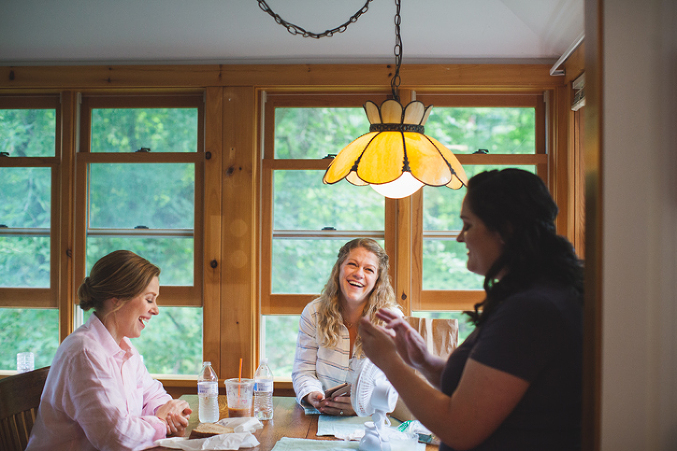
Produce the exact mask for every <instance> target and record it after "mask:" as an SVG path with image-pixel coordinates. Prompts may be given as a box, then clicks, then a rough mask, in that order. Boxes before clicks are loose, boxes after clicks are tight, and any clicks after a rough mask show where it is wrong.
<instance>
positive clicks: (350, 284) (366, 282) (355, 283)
mask: <svg viewBox="0 0 677 451" xmlns="http://www.w3.org/2000/svg"><path fill="white" fill-rule="evenodd" d="M378 265H379V261H378V257H377V256H376V255H375V254H374V253H373V252H371V251H369V250H367V249H365V248H363V247H356V248H355V249H352V250H351V251H350V252H349V253H348V256H347V257H346V259H345V260H344V261H343V263H341V269H340V272H339V286H340V288H341V295H342V296H341V302H342V303H345V304H346V305H344V307H349V308H351V309H352V308H355V307H358V306H362V307H363V306H364V304H365V303H366V302H367V299H368V298H369V295H370V294H371V292H372V290H373V289H374V285H376V281H377V280H378V267H379V266H378Z"/></svg>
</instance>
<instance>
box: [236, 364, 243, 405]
mask: <svg viewBox="0 0 677 451" xmlns="http://www.w3.org/2000/svg"><path fill="white" fill-rule="evenodd" d="M237 381H238V382H242V357H240V373H239V374H238V376H237ZM241 385H242V384H238V385H237V396H238V397H239V396H240V386H241Z"/></svg>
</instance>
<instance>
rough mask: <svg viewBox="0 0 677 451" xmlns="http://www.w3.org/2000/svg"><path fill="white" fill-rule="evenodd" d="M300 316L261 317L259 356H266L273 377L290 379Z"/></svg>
mask: <svg viewBox="0 0 677 451" xmlns="http://www.w3.org/2000/svg"><path fill="white" fill-rule="evenodd" d="M327 277H329V275H327ZM300 318H301V316H300V315H264V316H262V317H261V343H262V344H263V349H261V357H262V358H268V366H270V369H271V370H272V372H273V376H274V377H275V379H282V378H284V379H291V371H292V367H293V366H294V355H295V353H296V338H297V336H298V332H299V320H300Z"/></svg>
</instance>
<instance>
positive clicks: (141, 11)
mask: <svg viewBox="0 0 677 451" xmlns="http://www.w3.org/2000/svg"><path fill="white" fill-rule="evenodd" d="M365 2H366V0H267V3H268V5H269V6H270V7H271V8H272V9H273V10H274V11H275V12H277V13H278V14H280V16H281V17H282V18H283V19H285V20H287V21H289V22H292V23H295V24H296V25H299V26H300V27H303V28H305V29H307V30H309V31H313V32H322V31H324V30H326V29H329V28H334V27H336V26H338V25H340V24H342V23H343V22H345V21H346V20H347V19H348V18H349V17H350V16H351V15H352V14H354V13H355V12H356V11H357V10H359V9H360V8H361V7H362V6H363V5H364V3H365ZM401 3H402V7H401V18H402V21H401V35H402V41H403V63H407V62H410V63H417V62H418V63H451V62H466V60H473V61H474V62H485V61H486V60H492V61H494V60H497V59H499V60H503V61H502V62H554V61H556V60H557V59H558V58H559V57H560V56H562V54H563V53H564V52H566V51H567V49H569V48H570V46H571V45H572V44H573V43H574V42H576V41H577V40H578V39H580V37H581V36H582V35H583V29H584V27H583V0H401ZM394 16H395V2H394V0H373V1H372V2H371V3H370V4H369V10H368V11H367V12H366V13H365V14H364V15H363V16H362V17H361V18H360V19H359V20H358V21H357V22H356V23H354V24H351V25H350V26H349V27H348V29H347V31H346V32H345V33H342V34H337V35H335V36H334V37H331V38H322V39H319V40H317V39H311V38H303V37H301V36H292V35H291V34H289V33H288V32H287V30H286V29H285V28H283V27H282V26H281V25H278V24H277V23H275V21H274V20H273V18H272V17H271V16H269V15H268V14H266V13H265V12H264V11H262V10H261V9H260V8H259V5H258V2H257V0H0V65H30V64H114V63H117V64H122V63H130V64H136V63H224V64H235V63H250V64H259V63H273V64H274V63H379V64H382V63H390V62H393V61H394V53H393V47H394V44H395V27H394Z"/></svg>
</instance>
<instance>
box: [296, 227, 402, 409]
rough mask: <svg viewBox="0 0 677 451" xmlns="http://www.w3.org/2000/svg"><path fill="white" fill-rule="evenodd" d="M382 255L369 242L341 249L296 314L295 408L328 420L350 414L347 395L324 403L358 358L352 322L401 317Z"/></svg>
mask: <svg viewBox="0 0 677 451" xmlns="http://www.w3.org/2000/svg"><path fill="white" fill-rule="evenodd" d="M389 268H390V265H389V263H388V255H387V254H386V253H385V251H384V250H383V248H382V247H381V246H380V245H379V244H378V243H377V242H376V241H374V240H372V239H370V238H357V239H354V240H352V241H349V242H348V243H346V244H344V245H343V246H342V247H341V249H340V250H339V253H338V258H337V260H336V263H334V267H333V268H332V271H331V275H330V276H329V280H328V281H327V284H326V285H325V286H324V289H323V290H322V294H321V295H320V297H319V298H317V299H315V300H314V301H312V302H311V303H309V304H308V305H307V306H306V307H305V308H304V309H303V313H302V314H301V320H300V322H299V335H298V341H297V344H296V357H295V359H294V369H293V371H292V381H293V383H294V391H295V392H296V398H297V400H298V402H299V403H300V404H304V405H307V404H310V405H312V406H313V407H315V408H316V409H318V410H319V411H320V412H321V413H326V414H329V415H354V414H355V412H354V411H353V409H352V406H351V404H350V396H337V397H334V398H325V395H324V392H325V390H327V389H328V388H331V387H333V386H336V385H339V384H342V383H344V382H347V381H348V376H349V370H350V368H351V363H354V362H355V361H356V360H359V359H362V358H364V354H363V352H362V342H361V339H360V338H359V336H358V334H357V323H358V321H359V319H360V318H362V317H367V318H369V319H370V320H372V321H378V319H377V318H376V312H377V311H378V310H379V309H381V308H385V309H389V310H391V311H392V312H393V313H394V314H396V315H399V316H401V315H402V312H401V310H400V308H399V306H398V305H397V303H396V302H395V293H394V291H393V288H392V285H391V283H390V275H389V274H388V270H389Z"/></svg>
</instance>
